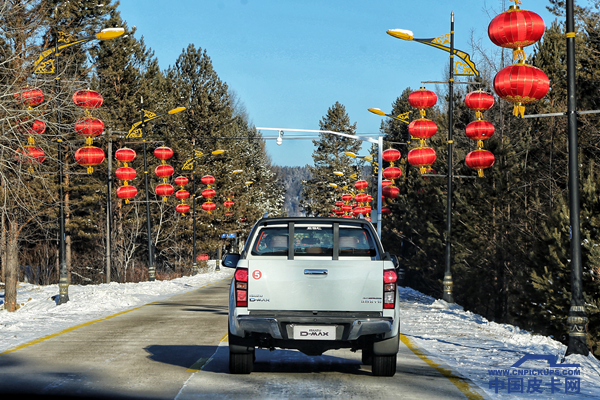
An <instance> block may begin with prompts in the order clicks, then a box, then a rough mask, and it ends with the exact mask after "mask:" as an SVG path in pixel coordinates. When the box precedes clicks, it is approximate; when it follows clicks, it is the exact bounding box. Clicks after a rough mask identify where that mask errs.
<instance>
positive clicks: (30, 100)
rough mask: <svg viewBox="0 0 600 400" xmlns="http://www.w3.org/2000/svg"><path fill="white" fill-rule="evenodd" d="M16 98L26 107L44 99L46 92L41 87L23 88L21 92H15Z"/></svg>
mask: <svg viewBox="0 0 600 400" xmlns="http://www.w3.org/2000/svg"><path fill="white" fill-rule="evenodd" d="M14 96H15V99H16V100H17V101H18V102H19V103H22V104H23V105H25V107H35V106H38V105H40V104H42V102H43V101H44V92H42V91H41V90H40V89H37V88H34V89H23V90H22V91H21V92H19V93H15V95H14Z"/></svg>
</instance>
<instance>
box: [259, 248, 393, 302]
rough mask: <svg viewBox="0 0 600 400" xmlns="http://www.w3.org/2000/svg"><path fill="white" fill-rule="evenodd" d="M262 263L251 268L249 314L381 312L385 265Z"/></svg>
mask: <svg viewBox="0 0 600 400" xmlns="http://www.w3.org/2000/svg"><path fill="white" fill-rule="evenodd" d="M319 265H320V263H319V261H318V260H314V259H311V260H287V261H286V262H284V263H282V262H281V260H272V261H271V260H260V261H249V265H248V310H250V311H252V310H272V309H274V308H276V309H277V310H278V311H381V310H382V308H383V306H382V295H383V261H373V260H371V259H370V258H368V259H362V260H361V259H352V260H331V259H328V260H327V262H326V263H323V264H322V265H326V267H320V266H319Z"/></svg>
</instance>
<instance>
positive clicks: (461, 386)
mask: <svg viewBox="0 0 600 400" xmlns="http://www.w3.org/2000/svg"><path fill="white" fill-rule="evenodd" d="M400 340H401V341H402V343H404V344H405V345H406V347H408V348H409V349H410V351H412V352H413V353H415V354H416V355H417V356H418V357H419V358H420V359H421V360H423V361H425V362H426V363H427V364H428V365H429V366H430V367H432V368H434V369H436V370H437V371H438V372H439V373H441V374H442V375H443V376H445V377H446V378H448V380H450V382H452V383H453V384H454V386H456V387H457V388H458V390H460V391H461V392H462V393H463V394H464V395H465V396H466V397H467V399H469V400H484V399H485V397H483V396H482V395H480V394H479V393H477V392H475V391H474V389H473V388H472V387H471V385H469V381H468V380H466V379H464V378H461V377H460V376H456V375H454V374H453V373H452V371H450V370H449V369H446V368H444V367H442V366H441V365H440V364H437V363H436V362H434V361H432V360H430V359H429V358H427V355H425V353H423V352H422V351H421V350H419V349H418V348H417V347H416V346H415V344H414V343H413V342H411V341H410V339H409V338H407V337H406V336H404V335H402V334H401V335H400Z"/></svg>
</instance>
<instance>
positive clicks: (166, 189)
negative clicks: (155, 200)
mask: <svg viewBox="0 0 600 400" xmlns="http://www.w3.org/2000/svg"><path fill="white" fill-rule="evenodd" d="M154 192H155V193H156V195H157V196H162V198H163V201H167V196H171V195H172V194H173V193H175V188H174V187H173V186H172V185H169V184H168V183H161V184H160V185H158V186H156V188H155V189H154Z"/></svg>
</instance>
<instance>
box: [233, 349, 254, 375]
mask: <svg viewBox="0 0 600 400" xmlns="http://www.w3.org/2000/svg"><path fill="white" fill-rule="evenodd" d="M253 369H254V352H252V353H247V354H246V353H243V354H236V353H232V352H231V351H230V352H229V372H230V373H232V374H249V373H250V372H252V370H253Z"/></svg>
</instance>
